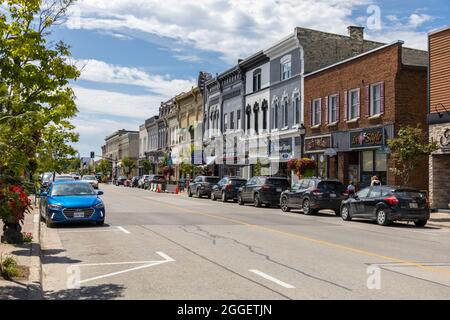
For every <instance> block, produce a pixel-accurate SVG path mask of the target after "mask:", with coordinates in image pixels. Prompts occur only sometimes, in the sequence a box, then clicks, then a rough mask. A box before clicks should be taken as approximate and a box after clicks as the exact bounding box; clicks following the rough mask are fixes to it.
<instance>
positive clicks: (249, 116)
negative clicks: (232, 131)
mask: <svg viewBox="0 0 450 320" xmlns="http://www.w3.org/2000/svg"><path fill="white" fill-rule="evenodd" d="M245 113H246V117H247V120H246V123H247V131H248V130H250V128H251V124H250V119H251V115H252V107H251V106H250V105H247V108H246V109H245Z"/></svg>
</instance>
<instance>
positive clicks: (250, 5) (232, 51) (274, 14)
mask: <svg viewBox="0 0 450 320" xmlns="http://www.w3.org/2000/svg"><path fill="white" fill-rule="evenodd" d="M371 2H372V1H371V0H302V1H298V0H271V1H260V0H228V1H222V0H204V1H197V0H184V1H179V0H166V1H159V0H96V1H92V0H79V1H77V2H76V7H75V8H74V12H75V13H77V14H78V15H79V16H76V15H73V16H72V17H71V19H69V21H68V23H67V26H68V27H69V28H74V29H79V28H82V29H92V30H108V31H111V32H119V31H122V30H133V31H136V33H140V34H144V35H153V36H154V35H157V36H160V37H167V38H170V39H173V40H176V41H177V42H179V43H182V44H183V45H186V44H190V45H191V46H193V47H194V48H196V49H198V50H207V51H215V52H219V53H221V54H222V57H223V59H224V60H225V61H227V62H228V63H233V62H236V61H237V59H238V58H242V57H245V56H248V55H250V54H252V53H254V52H255V51H258V50H261V49H263V48H265V47H267V46H269V45H271V44H272V43H273V42H276V41H277V40H279V39H280V38H283V37H284V36H286V35H288V34H290V33H292V32H293V31H294V28H295V27H296V26H304V27H309V28H314V29H318V30H324V31H329V32H336V33H346V26H347V25H348V24H350V23H351V14H352V9H353V8H354V7H355V6H362V5H366V4H369V3H371ZM318 13H320V17H318Z"/></svg>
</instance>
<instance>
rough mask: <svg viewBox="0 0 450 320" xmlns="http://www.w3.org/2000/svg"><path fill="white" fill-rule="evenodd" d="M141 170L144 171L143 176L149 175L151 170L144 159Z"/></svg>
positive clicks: (147, 161) (148, 162) (150, 166)
mask: <svg viewBox="0 0 450 320" xmlns="http://www.w3.org/2000/svg"><path fill="white" fill-rule="evenodd" d="M142 169H143V170H144V174H149V173H150V170H152V164H151V163H150V161H149V160H147V159H146V160H144V161H143V162H142Z"/></svg>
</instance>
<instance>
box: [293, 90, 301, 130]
mask: <svg viewBox="0 0 450 320" xmlns="http://www.w3.org/2000/svg"><path fill="white" fill-rule="evenodd" d="M292 104H293V107H294V114H295V123H296V124H299V123H300V98H299V95H298V94H296V95H295V97H294V99H293V100H292Z"/></svg>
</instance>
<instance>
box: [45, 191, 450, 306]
mask: <svg viewBox="0 0 450 320" xmlns="http://www.w3.org/2000/svg"><path fill="white" fill-rule="evenodd" d="M100 189H101V190H103V191H104V192H105V194H104V195H103V196H102V199H103V200H104V203H105V206H106V221H105V226H102V227H97V226H95V225H69V226H60V227H55V228H52V229H49V228H47V227H45V224H43V223H42V224H41V229H42V231H41V241H42V255H43V256H42V263H43V290H44V294H45V298H47V299H90V300H91V299H208V300H211V299H396V300H397V299H449V298H450V229H445V228H437V227H430V226H429V227H425V228H416V227H414V225H413V224H409V225H407V224H394V225H392V226H390V227H381V226H378V225H376V224H375V223H371V222H366V221H351V222H345V221H343V220H342V219H341V218H340V217H336V216H335V215H334V214H333V213H329V214H328V213H326V212H325V213H323V212H321V213H319V214H318V215H315V216H314V215H313V216H305V215H303V214H301V212H298V211H297V212H295V211H294V212H291V213H283V212H282V211H281V210H280V209H279V208H259V209H257V208H254V207H252V206H245V207H244V206H239V205H237V204H234V203H232V202H230V203H222V202H219V201H217V202H213V201H211V200H209V199H206V198H205V199H197V198H188V197H187V196H186V195H185V194H183V195H173V194H162V193H161V194H160V193H154V192H150V191H147V190H141V189H132V188H124V187H116V186H112V185H104V184H102V185H101V186H100ZM78 286H79V288H78Z"/></svg>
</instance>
